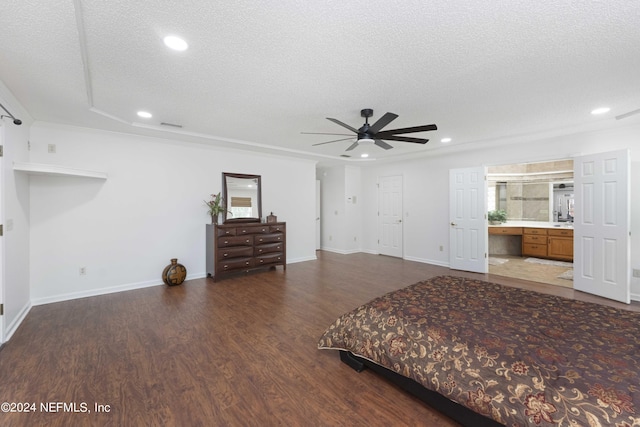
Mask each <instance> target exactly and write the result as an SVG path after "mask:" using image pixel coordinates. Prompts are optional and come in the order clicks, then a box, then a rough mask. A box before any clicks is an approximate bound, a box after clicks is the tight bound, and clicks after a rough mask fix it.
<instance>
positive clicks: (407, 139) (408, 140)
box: [378, 135, 429, 144]
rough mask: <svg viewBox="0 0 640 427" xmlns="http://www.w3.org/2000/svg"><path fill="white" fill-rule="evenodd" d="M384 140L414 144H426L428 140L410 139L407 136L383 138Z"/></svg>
mask: <svg viewBox="0 0 640 427" xmlns="http://www.w3.org/2000/svg"><path fill="white" fill-rule="evenodd" d="M378 136H379V135H378ZM384 139H388V140H390V141H401V142H414V143H416V144H426V143H427V142H429V140H428V139H422V138H411V137H409V136H397V135H390V136H385V137H384Z"/></svg>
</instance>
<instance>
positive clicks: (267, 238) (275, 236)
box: [254, 233, 284, 245]
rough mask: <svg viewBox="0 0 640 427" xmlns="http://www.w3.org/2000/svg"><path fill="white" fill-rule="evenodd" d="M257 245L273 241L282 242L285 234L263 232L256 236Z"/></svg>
mask: <svg viewBox="0 0 640 427" xmlns="http://www.w3.org/2000/svg"><path fill="white" fill-rule="evenodd" d="M254 239H255V242H256V245H259V244H261V243H272V242H282V241H283V239H284V234H282V233H272V234H263V235H260V236H255V238H254Z"/></svg>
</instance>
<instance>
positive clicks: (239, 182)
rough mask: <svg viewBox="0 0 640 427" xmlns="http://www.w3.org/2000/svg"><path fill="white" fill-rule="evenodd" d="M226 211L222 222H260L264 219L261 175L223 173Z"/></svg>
mask: <svg viewBox="0 0 640 427" xmlns="http://www.w3.org/2000/svg"><path fill="white" fill-rule="evenodd" d="M222 191H223V198H224V204H225V209H224V211H223V213H222V221H223V222H224V223H227V222H260V219H261V218H262V188H261V176H260V175H247V174H241V173H229V172H223V173H222Z"/></svg>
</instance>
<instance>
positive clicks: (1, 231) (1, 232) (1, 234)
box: [0, 224, 4, 237]
mask: <svg viewBox="0 0 640 427" xmlns="http://www.w3.org/2000/svg"><path fill="white" fill-rule="evenodd" d="M3 228H4V227H3V226H2V224H0V237H2V236H4V230H3Z"/></svg>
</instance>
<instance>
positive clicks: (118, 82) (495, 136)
mask: <svg viewBox="0 0 640 427" xmlns="http://www.w3.org/2000/svg"><path fill="white" fill-rule="evenodd" d="M167 34H176V35H180V36H181V37H183V38H185V39H186V40H187V42H188V43H189V46H190V47H189V49H188V50H187V51H185V52H174V51H170V50H168V49H167V48H166V47H165V46H164V45H163V43H162V37H164V36H165V35H167ZM0 44H1V45H0V80H2V81H3V82H4V83H5V84H6V85H7V86H8V87H9V89H10V90H11V91H12V93H13V94H14V95H15V96H16V98H17V99H18V100H19V101H20V102H21V103H22V104H23V105H24V107H25V108H26V109H27V110H28V111H29V113H30V114H31V115H32V117H33V118H34V119H36V120H42V121H51V122H60V123H68V124H74V125H79V126H89V127H95V128H101V129H109V130H115V131H121V132H131V133H138V134H148V135H154V136H164V137H170V138H173V139H176V138H177V139H184V140H197V141H202V142H205V143H208V144H216V145H221V146H233V147H239V148H243V147H244V148H251V149H254V150H261V151H274V149H275V150H276V151H281V152H282V150H284V152H285V153H288V154H292V155H301V156H308V157H310V158H315V159H318V160H321V161H330V160H331V159H340V157H339V156H340V155H341V154H345V151H344V150H345V149H346V148H347V147H348V146H349V145H351V143H352V142H353V141H342V142H336V143H332V144H325V145H320V146H313V145H312V144H315V143H319V142H323V141H329V140H332V139H337V138H339V136H336V137H334V136H330V135H305V134H301V132H327V133H345V131H346V129H343V128H341V127H340V126H338V125H336V124H334V123H332V122H330V121H328V120H326V117H333V118H336V119H338V120H341V121H343V122H345V123H348V124H349V125H351V126H353V127H356V128H357V127H360V126H361V125H362V124H363V123H364V119H363V118H361V117H360V110H361V109H362V108H372V109H373V110H374V116H373V118H372V119H371V121H372V122H373V121H375V120H376V119H377V118H379V117H380V116H381V115H382V114H384V113H385V112H387V111H390V112H393V113H396V114H398V115H399V118H398V119H396V120H395V121H394V122H393V123H392V124H390V125H389V126H388V128H391V129H392V128H400V127H409V126H416V125H423V124H430V123H435V124H437V125H438V128H439V129H438V131H434V132H425V133H420V134H412V135H411V136H417V137H423V138H429V139H430V140H431V141H430V142H429V144H427V145H424V146H423V145H417V144H409V143H402V142H390V143H391V144H392V145H393V146H394V147H395V148H394V149H392V150H388V151H385V150H382V149H380V148H378V147H371V148H368V149H366V150H368V151H369V153H370V155H371V158H375V159H402V158H403V157H406V156H416V155H421V154H424V155H429V153H433V152H434V150H452V149H463V148H464V149H466V148H472V147H481V146H482V144H517V143H520V142H526V141H530V140H532V139H535V138H537V137H540V136H543V135H544V136H549V135H561V134H566V133H573V132H578V131H581V130H590V129H597V128H606V127H614V126H624V125H626V124H632V123H637V122H638V121H640V114H637V115H634V116H631V117H628V118H626V119H624V120H616V119H615V116H617V115H621V114H624V113H627V112H629V111H633V110H637V109H639V108H640V78H638V76H639V72H638V70H640V1H638V0H616V1H613V0H611V1H604V0H603V1H589V0H585V1H569V0H563V1H560V0H556V1H549V0H547V1H545V0H542V1H518V2H514V1H508V0H503V1H500V0H495V1H491V2H488V1H480V0H476V1H470V0H467V1H448V0H436V1H424V0H419V1H413V0H407V1H402V2H390V1H382V0H366V1H365V0H352V1H322V2H319V1H318V2H310V1H303V0H278V1H275V0H263V1H233V2H213V1H210V0H192V1H188V2H184V1H176V0H156V1H130V0H111V1H108V2H106V1H104V0H75V1H74V0H56V1H50V0H9V1H8V2H3V7H2V13H0ZM602 105H606V106H609V107H611V111H610V112H609V113H607V114H605V115H603V116H597V117H596V116H592V115H591V114H589V112H590V111H591V110H592V109H593V108H596V107H599V106H602ZM138 110H147V111H150V112H151V113H153V118H152V119H149V120H144V119H140V118H138V117H137V116H136V112H137V111H138ZM161 122H167V123H173V124H179V125H182V128H180V129H178V128H173V127H167V126H161V125H160V123H161ZM346 133H348V131H347V132H346ZM444 137H450V138H452V142H451V143H449V144H446V145H445V144H442V143H441V142H440V139H442V138H444ZM364 151H365V147H358V148H357V149H356V150H354V151H351V152H348V153H346V154H350V155H352V156H353V157H352V158H351V160H355V159H357V158H359V155H360V153H362V152H364ZM345 161H348V160H345Z"/></svg>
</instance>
